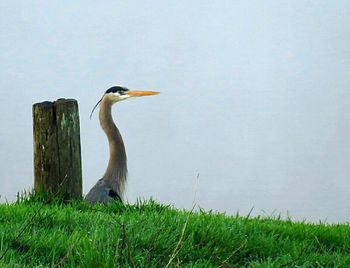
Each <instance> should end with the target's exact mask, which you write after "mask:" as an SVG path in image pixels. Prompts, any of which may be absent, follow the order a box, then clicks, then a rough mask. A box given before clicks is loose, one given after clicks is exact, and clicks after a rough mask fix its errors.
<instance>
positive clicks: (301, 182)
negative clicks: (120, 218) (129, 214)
mask: <svg viewBox="0 0 350 268" xmlns="http://www.w3.org/2000/svg"><path fill="white" fill-rule="evenodd" d="M349 25H350V1H345V0H344V1H341V0H337V1H322V0H319V1H316V0H315V1H1V2H0V38H1V42H0V90H1V94H0V101H1V104H2V105H1V107H0V118H1V129H0V146H1V150H0V168H1V176H0V195H1V199H0V200H1V201H2V202H4V201H5V200H6V199H7V200H10V201H12V200H15V195H16V193H17V192H18V191H21V190H23V189H29V188H30V187H32V185H33V180H34V179H33V137H32V115H31V109H32V104H33V103H35V102H41V101H45V100H56V99H57V98H62V97H63V98H75V99H77V100H78V102H79V108H80V120H81V121H80V123H81V144H82V161H83V180H84V192H85V193H87V191H88V190H89V189H90V187H91V186H92V185H94V183H95V182H96V181H97V180H98V179H99V178H100V177H101V176H102V175H103V173H104V170H105V168H106V165H107V161H108V147H107V140H106V138H105V135H104V133H103V132H102V130H101V129H100V127H99V123H98V117H97V113H96V114H95V115H94V117H93V118H92V120H89V114H90V111H91V109H92V107H93V106H94V104H95V103H96V102H97V101H98V100H99V99H100V97H101V95H102V94H103V92H104V91H105V90H106V89H107V88H109V87H110V86H112V85H124V86H127V87H128V88H130V89H145V90H156V91H160V92H161V94H160V95H157V96H154V97H148V98H142V99H136V100H128V101H125V102H122V103H118V104H116V105H115V106H114V109H113V115H114V117H115V119H116V121H117V125H118V127H119V129H120V131H121V133H122V135H123V138H124V141H125V145H126V150H127V154H128V168H129V182H128V189H127V193H126V196H127V199H128V200H129V202H131V203H132V202H134V201H135V200H136V198H138V197H141V198H146V199H148V198H150V197H151V196H152V197H153V198H154V199H156V200H158V201H159V202H162V203H167V204H173V205H175V206H176V207H179V208H183V207H184V208H191V207H192V205H193V203H194V202H195V203H196V204H198V205H199V206H200V207H202V208H204V209H213V210H218V211H222V212H224V211H226V212H227V213H228V214H232V213H236V212H237V211H240V213H242V214H243V215H246V214H247V213H248V212H249V210H250V209H251V208H252V207H254V210H253V214H254V215H257V214H261V215H270V214H274V215H278V213H282V214H283V215H285V214H286V213H287V212H289V214H290V215H291V217H292V218H294V219H304V218H305V219H308V220H311V221H317V220H327V221H328V222H338V221H340V222H348V221H350V216H349V215H350V195H349V192H350V180H349V178H350V163H349V162H350V103H349V102H350V27H349ZM198 174H199V175H198ZM197 178H198V179H197Z"/></svg>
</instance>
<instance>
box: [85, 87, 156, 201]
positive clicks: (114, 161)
mask: <svg viewBox="0 0 350 268" xmlns="http://www.w3.org/2000/svg"><path fill="white" fill-rule="evenodd" d="M158 93H159V92H156V91H139V90H129V89H127V88H126V87H121V86H114V87H111V88H109V89H108V90H107V91H106V92H105V94H104V95H103V97H102V98H101V99H100V100H99V102H97V104H96V105H95V107H94V108H93V110H92V112H91V115H90V118H91V116H92V113H93V112H94V110H95V108H96V107H97V106H98V105H99V104H100V112H99V119H100V125H101V127H102V129H103V130H104V132H105V133H106V135H107V139H108V144H109V162H108V166H107V169H106V171H105V174H104V175H103V177H102V178H101V179H100V180H98V181H97V183H96V184H95V185H94V186H93V187H92V188H91V190H90V191H89V192H88V194H87V195H86V197H85V199H86V200H87V201H88V202H90V203H92V204H94V203H108V202H110V201H112V200H115V199H119V200H120V201H122V200H123V194H124V189H125V182H126V177H127V164H126V153H125V147H124V142H123V139H122V136H121V135H120V132H119V130H118V128H117V126H116V125H115V123H114V122H113V117H112V105H113V104H114V103H116V102H118V101H122V100H126V99H128V98H131V97H142V96H150V95H155V94H158Z"/></svg>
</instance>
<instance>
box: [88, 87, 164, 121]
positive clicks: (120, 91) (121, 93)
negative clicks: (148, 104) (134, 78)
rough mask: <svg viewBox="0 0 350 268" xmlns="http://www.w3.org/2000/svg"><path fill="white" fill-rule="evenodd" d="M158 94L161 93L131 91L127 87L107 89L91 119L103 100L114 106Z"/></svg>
mask: <svg viewBox="0 0 350 268" xmlns="http://www.w3.org/2000/svg"><path fill="white" fill-rule="evenodd" d="M156 94H159V92H157V91H142V90H129V89H128V88H126V87H122V86H113V87H111V88H109V89H107V90H106V92H105V94H104V95H103V97H102V98H101V99H100V100H99V102H98V103H96V105H95V107H94V108H93V110H92V112H91V115H90V118H91V116H92V113H93V112H94V110H95V109H96V107H97V106H98V105H99V104H100V102H101V101H102V100H103V99H107V100H108V101H110V102H111V103H112V104H114V103H116V102H118V101H122V100H126V99H128V98H132V97H143V96H151V95H156Z"/></svg>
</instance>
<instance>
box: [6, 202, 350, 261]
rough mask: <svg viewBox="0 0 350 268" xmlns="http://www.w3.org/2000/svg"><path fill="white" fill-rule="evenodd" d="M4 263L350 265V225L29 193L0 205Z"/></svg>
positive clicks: (150, 203) (151, 203)
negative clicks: (70, 200) (63, 200)
mask: <svg viewBox="0 0 350 268" xmlns="http://www.w3.org/2000/svg"><path fill="white" fill-rule="evenodd" d="M0 267H350V227H349V225H324V224H319V225H311V224H305V223H293V222H291V221H282V220H279V219H267V218H243V217H240V216H238V215H237V216H233V217H228V216H225V215H223V214H217V213H210V212H196V213H194V212H189V211H179V210H176V209H173V208H171V207H168V206H164V205H160V204H157V203H155V202H153V201H149V202H146V203H140V204H137V205H127V206H123V205H122V204H120V203H113V204H110V205H108V206H89V205H87V204H85V203H84V202H80V203H74V204H66V205H63V204H60V203H57V202H54V203H51V204H43V203H41V202H39V201H33V200H32V201H28V200H24V201H20V202H17V203H14V204H1V205H0Z"/></svg>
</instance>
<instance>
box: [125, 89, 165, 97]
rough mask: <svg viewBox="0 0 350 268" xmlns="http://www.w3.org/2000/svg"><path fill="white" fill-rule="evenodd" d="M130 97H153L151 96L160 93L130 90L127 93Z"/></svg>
mask: <svg viewBox="0 0 350 268" xmlns="http://www.w3.org/2000/svg"><path fill="white" fill-rule="evenodd" d="M125 93H126V94H127V95H129V96H130V97H143V96H151V95H157V94H159V93H160V92H157V91H141V90H130V91H127V92H125Z"/></svg>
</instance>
